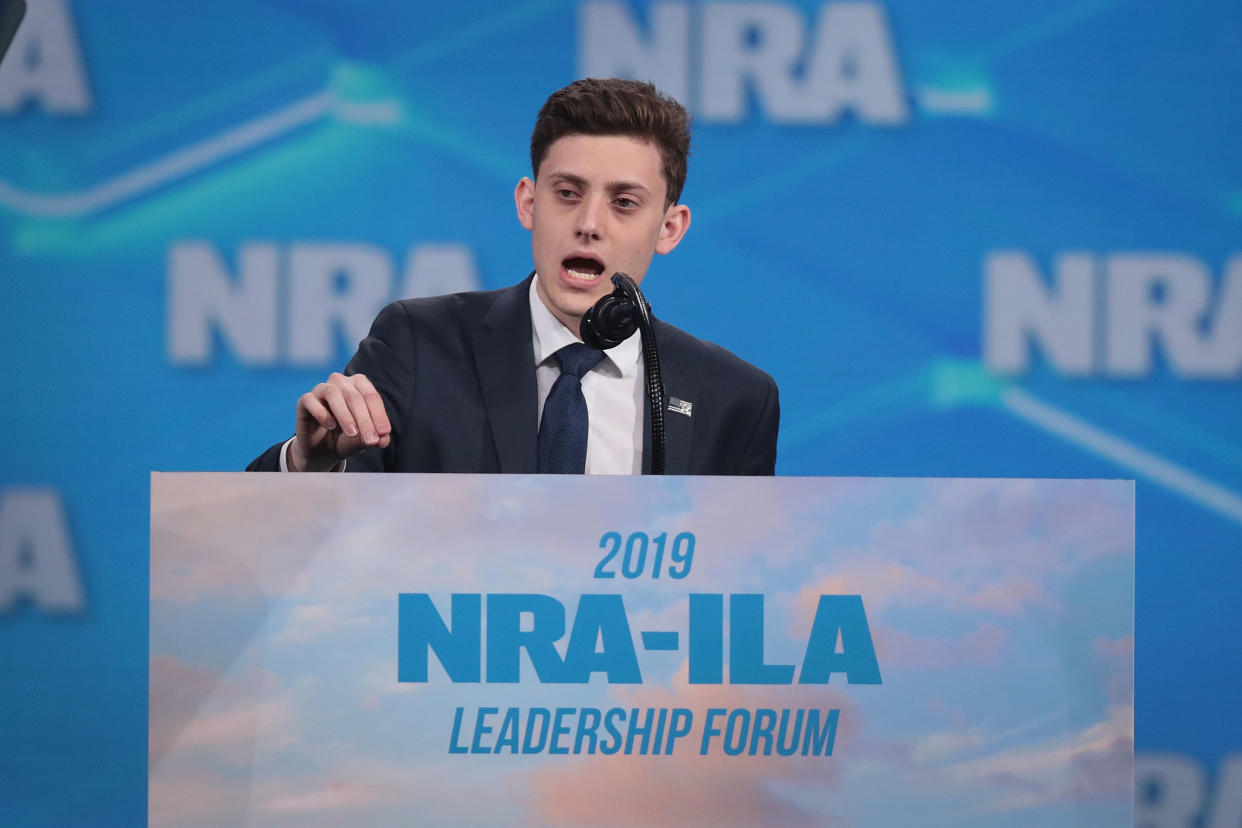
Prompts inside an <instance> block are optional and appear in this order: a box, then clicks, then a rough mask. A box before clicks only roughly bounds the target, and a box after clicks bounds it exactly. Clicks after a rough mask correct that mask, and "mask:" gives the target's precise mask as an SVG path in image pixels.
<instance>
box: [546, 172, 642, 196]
mask: <svg viewBox="0 0 1242 828" xmlns="http://www.w3.org/2000/svg"><path fill="white" fill-rule="evenodd" d="M548 177H549V178H551V179H554V180H557V181H566V182H568V183H570V184H573V185H574V186H575V187H581V188H583V189H586V187H587V186H588V185H589V183H590V182H588V181H587V180H586V179H585V178H583V177H582V176H580V175H575V174H574V173H571V172H562V171H560V170H556V171H553V172H551V173H548ZM605 189H606V190H608V191H609V192H613V193H621V192H625V191H627V190H629V191H634V190H641V191H642V192H644V193H650V192H651V189H650V188H649V187H647V186H646V185H645V184H642V183H640V182H638V181H610V182H608V184H606V185H605Z"/></svg>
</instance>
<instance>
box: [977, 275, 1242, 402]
mask: <svg viewBox="0 0 1242 828" xmlns="http://www.w3.org/2000/svg"><path fill="white" fill-rule="evenodd" d="M983 270H984V320H983V323H984V324H983V355H984V362H985V363H986V364H987V366H988V367H989V368H990V369H991V370H993V371H995V372H997V373H1002V374H1016V373H1022V372H1024V371H1027V370H1029V368H1030V365H1031V359H1032V350H1033V348H1032V346H1033V345H1035V344H1038V346H1039V348H1040V350H1041V352H1042V353H1043V355H1044V357H1045V358H1046V359H1047V361H1048V363H1049V365H1050V366H1051V367H1052V368H1053V369H1055V370H1056V371H1057V372H1059V373H1061V374H1064V375H1066V376H1078V377H1086V376H1103V377H1113V378H1118V379H1125V378H1142V377H1145V376H1148V375H1150V374H1151V372H1152V371H1153V370H1154V368H1155V364H1156V354H1157V353H1161V354H1162V355H1163V356H1164V358H1165V362H1166V364H1167V366H1168V369H1169V371H1171V372H1172V373H1173V374H1175V375H1177V376H1180V377H1184V378H1187V379H1215V380H1224V379H1237V378H1238V377H1239V376H1242V255H1235V256H1233V257H1232V258H1231V259H1230V260H1229V261H1228V262H1227V263H1226V264H1225V267H1224V273H1223V276H1222V279H1221V283H1220V288H1219V290H1214V289H1213V284H1212V277H1211V272H1210V271H1209V269H1208V267H1207V265H1205V264H1204V263H1203V262H1201V261H1200V260H1199V259H1197V258H1195V257H1194V256H1191V255H1189V254H1185V253H1168V252H1150V253H1131V252H1125V253H1111V254H1104V255H1097V254H1092V253H1088V252H1081V251H1073V252H1065V253H1062V254H1060V255H1059V256H1057V257H1056V259H1055V260H1054V264H1053V278H1051V279H1046V278H1045V277H1044V275H1043V274H1042V273H1041V271H1040V268H1039V265H1038V264H1037V263H1036V261H1035V259H1034V257H1033V256H1031V255H1030V254H1029V253H1026V252H1023V251H994V252H992V253H989V254H988V256H987V257H986V259H985V260H984V265H983Z"/></svg>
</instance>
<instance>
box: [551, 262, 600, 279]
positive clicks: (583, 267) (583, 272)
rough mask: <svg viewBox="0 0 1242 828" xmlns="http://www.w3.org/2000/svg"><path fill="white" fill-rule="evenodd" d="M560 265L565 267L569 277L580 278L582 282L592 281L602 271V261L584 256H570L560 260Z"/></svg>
mask: <svg viewBox="0 0 1242 828" xmlns="http://www.w3.org/2000/svg"><path fill="white" fill-rule="evenodd" d="M561 267H563V268H565V272H566V273H568V274H569V277H570V278H571V279H581V280H582V281H584V282H593V281H595V280H596V279H598V278H599V277H600V276H601V275H602V274H603V272H604V263H603V262H601V261H598V260H596V259H589V258H586V257H585V256H570V257H569V258H567V259H565V260H564V261H562V262H561Z"/></svg>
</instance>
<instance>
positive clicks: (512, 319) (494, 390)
mask: <svg viewBox="0 0 1242 828" xmlns="http://www.w3.org/2000/svg"><path fill="white" fill-rule="evenodd" d="M532 275H533V274H532ZM529 291H530V277H527V278H526V279H525V280H523V281H522V283H521V284H520V285H517V286H516V287H513V288H509V289H506V290H502V291H500V292H499V294H498V296H497V299H496V301H495V303H494V304H493V305H492V307H491V310H489V311H488V312H487V314H486V315H485V316H484V317H483V324H482V327H481V328H480V330H479V331H478V334H477V336H476V337H475V339H474V358H475V365H476V367H477V369H478V373H479V387H480V389H481V393H482V396H483V405H484V407H485V408H486V410H487V419H488V422H489V423H490V424H491V429H492V439H493V440H494V441H495V443H496V456H497V458H498V460H499V461H500V471H501V472H503V473H506V474H534V473H535V471H536V469H537V459H536V442H537V441H536V435H537V434H538V428H539V425H538V422H537V419H538V411H539V408H538V392H537V391H536V388H535V356H534V351H533V350H532V344H531V339H532V336H531V328H530V301H529V299H528V296H529Z"/></svg>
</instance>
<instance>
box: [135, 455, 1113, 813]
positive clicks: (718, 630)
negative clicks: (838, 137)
mask: <svg viewBox="0 0 1242 828" xmlns="http://www.w3.org/2000/svg"><path fill="white" fill-rule="evenodd" d="M1133 503H1134V489H1133V484H1131V483H1129V482H1125V481H1098V480H1073V481H1071V480H924V479H827V478H767V479H734V478H683V477H669V478H651V477H645V478H635V477H587V478H583V477H536V476H530V477H514V476H483V475H477V476H476V475H461V476H436V475H330V474H324V475H245V474H156V475H154V476H153V477H152V497H151V521H152V523H151V684H150V690H151V695H150V779H149V782H150V794H149V797H150V820H151V822H152V824H161V825H163V824H168V825H236V824H250V825H337V824H346V823H349V824H355V823H356V824H368V825H384V824H391V825H436V826H455V825H463V826H464V825H520V826H525V825H529V826H560V825H564V826H582V825H592V826H614V825H615V826H631V825H669V826H672V825H677V826H681V825H688V824H693V825H717V826H719V825H738V826H742V825H745V826H755V825H782V826H786V825H788V826H803V825H805V826H811V825H815V826H819V825H858V826H870V825H877V826H889V825H919V826H954V827H955V828H961V827H962V826H983V825H988V826H992V825H1026V826H1032V825H1048V826H1068V825H1082V826H1093V828H1098V826H1113V825H1116V826H1123V825H1130V824H1131V821H1132V806H1131V802H1132V791H1131V787H1132V767H1133V758H1132V757H1133V641H1134V639H1133V630H1134V619H1133V575H1134V555H1133V550H1134V513H1133V508H1134V507H1133Z"/></svg>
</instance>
